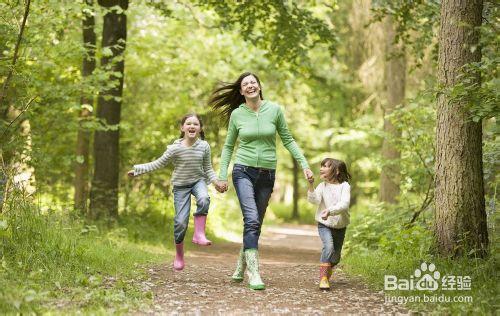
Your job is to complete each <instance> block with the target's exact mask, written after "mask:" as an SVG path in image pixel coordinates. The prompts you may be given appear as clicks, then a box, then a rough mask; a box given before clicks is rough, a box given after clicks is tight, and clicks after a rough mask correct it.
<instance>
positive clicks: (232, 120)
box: [209, 72, 313, 290]
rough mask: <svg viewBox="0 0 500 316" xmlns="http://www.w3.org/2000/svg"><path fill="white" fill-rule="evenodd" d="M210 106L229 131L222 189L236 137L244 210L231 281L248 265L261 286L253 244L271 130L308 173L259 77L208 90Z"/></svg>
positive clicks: (254, 284)
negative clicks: (221, 116) (216, 111)
mask: <svg viewBox="0 0 500 316" xmlns="http://www.w3.org/2000/svg"><path fill="white" fill-rule="evenodd" d="M209 105H211V106H212V108H213V109H214V110H219V111H220V112H221V113H222V115H223V116H225V118H226V119H228V121H229V123H228V132H227V137H226V141H225V143H224V148H223V149H222V154H221V163H220V172H219V180H220V181H221V182H220V187H221V188H222V190H223V191H226V190H227V188H228V186H227V169H228V166H229V161H230V160H231V156H232V154H233V150H234V145H235V143H236V140H237V139H239V146H238V150H237V151H236V161H235V164H234V169H233V184H234V188H235V190H236V194H237V195H238V200H239V202H240V207H241V212H242V214H243V222H244V230H243V246H242V248H241V250H240V255H239V258H238V262H237V266H236V271H235V272H234V274H233V277H232V278H233V280H234V281H236V282H241V281H243V275H244V272H245V269H248V277H249V287H250V288H251V289H254V290H263V289H264V288H265V285H264V283H263V282H262V279H261V278H260V274H259V255H258V244H259V236H260V232H261V227H262V221H263V219H264V214H265V213H266V208H267V205H268V202H269V198H270V197H271V193H272V192H273V186H274V180H275V169H276V133H278V135H279V136H280V138H281V140H282V142H283V145H284V146H285V148H286V149H288V151H289V152H290V153H291V154H292V156H293V157H294V158H295V159H296V160H297V161H298V162H299V163H300V165H301V167H302V169H303V170H304V176H305V177H306V179H308V181H309V180H312V178H313V173H312V171H311V170H310V169H309V165H308V163H307V160H306V159H305V157H304V155H303V154H302V153H301V151H300V149H299V147H298V146H297V143H296V142H295V140H294V139H293V137H292V135H291V134H290V131H289V130H288V127H287V124H286V121H285V116H284V114H283V111H282V110H281V108H280V107H279V106H278V105H277V104H275V103H272V102H270V101H268V100H264V98H263V97H262V87H261V85H260V81H259V78H258V77H257V76H256V75H255V74H252V73H249V72H246V73H243V74H242V75H241V76H240V77H239V78H238V80H236V81H235V82H234V83H225V84H223V85H222V86H221V87H220V88H218V89H216V90H215V91H214V92H213V93H212V97H211V99H210V101H209Z"/></svg>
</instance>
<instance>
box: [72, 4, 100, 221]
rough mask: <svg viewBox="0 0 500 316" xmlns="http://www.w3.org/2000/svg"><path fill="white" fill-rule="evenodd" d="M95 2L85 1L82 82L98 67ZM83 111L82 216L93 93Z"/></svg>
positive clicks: (78, 185) (78, 201) (78, 198)
mask: <svg viewBox="0 0 500 316" xmlns="http://www.w3.org/2000/svg"><path fill="white" fill-rule="evenodd" d="M93 5H94V1H93V0H85V7H84V10H83V20H82V34H83V46H84V48H85V56H84V57H83V62H82V81H84V82H85V79H86V78H88V77H89V76H90V75H92V73H93V72H94V69H95V67H96V60H95V48H96V34H95V31H94V27H95V19H94V15H93ZM80 105H81V110H80V117H79V128H78V135H77V141H76V156H77V162H76V166H75V197H74V199H75V209H77V210H79V211H80V212H81V213H82V214H85V213H86V211H87V198H88V192H89V146H90V131H89V130H88V129H87V128H85V126H84V124H85V122H86V121H87V120H88V119H89V117H90V116H91V114H92V112H91V109H92V108H93V106H94V98H93V96H92V93H89V92H88V91H82V97H81V100H80Z"/></svg>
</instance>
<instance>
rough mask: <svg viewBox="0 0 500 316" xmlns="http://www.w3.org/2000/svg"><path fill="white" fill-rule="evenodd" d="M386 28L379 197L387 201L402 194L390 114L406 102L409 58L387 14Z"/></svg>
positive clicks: (398, 153)
mask: <svg viewBox="0 0 500 316" xmlns="http://www.w3.org/2000/svg"><path fill="white" fill-rule="evenodd" d="M385 29H386V36H387V38H386V49H385V50H386V65H385V81H386V95H387V102H386V105H385V106H384V133H385V137H384V141H383V143H382V159H383V162H384V166H383V167H382V173H381V175H380V200H381V201H383V202H387V203H396V202H397V198H398V195H399V183H400V178H401V175H400V173H401V171H400V167H399V162H398V159H399V158H400V157H401V153H400V151H399V150H398V148H397V146H396V145H395V143H394V142H395V141H397V139H398V138H399V137H400V136H401V131H400V130H398V129H397V128H396V127H395V126H394V124H393V123H392V122H391V119H390V118H388V116H389V115H390V114H391V113H392V112H393V111H394V109H395V108H396V107H397V106H398V105H400V104H402V103H403V102H404V98H405V85H406V57H405V51H404V46H403V44H402V43H401V41H399V43H398V40H397V38H396V31H395V25H394V22H393V18H392V17H391V16H388V17H387V18H386V21H385Z"/></svg>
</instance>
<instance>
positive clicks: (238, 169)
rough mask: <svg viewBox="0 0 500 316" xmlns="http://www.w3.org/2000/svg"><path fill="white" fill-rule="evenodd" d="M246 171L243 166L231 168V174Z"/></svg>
mask: <svg viewBox="0 0 500 316" xmlns="http://www.w3.org/2000/svg"><path fill="white" fill-rule="evenodd" d="M246 169H247V167H246V166H243V165H234V167H233V173H235V172H237V171H241V172H245V171H247V170H246Z"/></svg>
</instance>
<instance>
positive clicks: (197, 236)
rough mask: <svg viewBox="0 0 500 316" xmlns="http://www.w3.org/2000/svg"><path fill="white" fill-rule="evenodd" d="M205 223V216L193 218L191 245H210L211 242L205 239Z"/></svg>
mask: <svg viewBox="0 0 500 316" xmlns="http://www.w3.org/2000/svg"><path fill="white" fill-rule="evenodd" d="M206 223H207V216H206V215H197V216H195V217H194V235H193V243H194V244H198V245H202V246H208V245H211V244H212V242H211V241H210V240H208V239H207V237H205V225H206Z"/></svg>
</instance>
